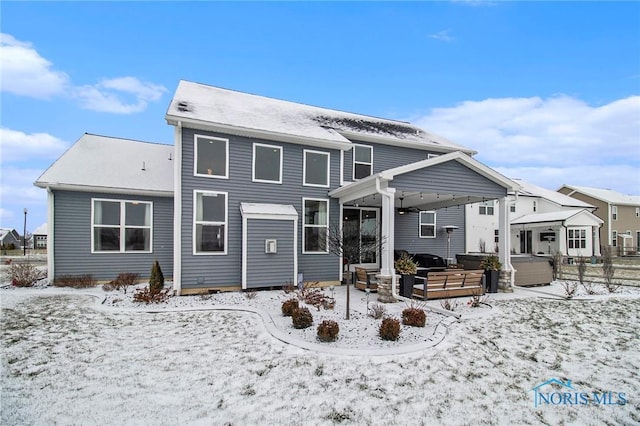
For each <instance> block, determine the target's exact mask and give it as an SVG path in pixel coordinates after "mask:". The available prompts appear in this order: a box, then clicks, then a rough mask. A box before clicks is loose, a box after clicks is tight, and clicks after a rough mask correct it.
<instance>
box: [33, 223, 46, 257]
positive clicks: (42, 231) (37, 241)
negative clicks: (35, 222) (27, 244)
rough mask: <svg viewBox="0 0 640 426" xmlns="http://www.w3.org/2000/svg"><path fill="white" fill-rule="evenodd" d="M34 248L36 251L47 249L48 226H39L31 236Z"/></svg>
mask: <svg viewBox="0 0 640 426" xmlns="http://www.w3.org/2000/svg"><path fill="white" fill-rule="evenodd" d="M31 238H32V241H33V248H34V249H36V250H45V249H46V248H47V224H46V223H43V224H42V225H40V226H38V227H37V228H36V229H35V230H34V231H33V234H32V236H31Z"/></svg>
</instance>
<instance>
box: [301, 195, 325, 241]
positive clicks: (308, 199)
mask: <svg viewBox="0 0 640 426" xmlns="http://www.w3.org/2000/svg"><path fill="white" fill-rule="evenodd" d="M307 201H324V202H325V203H327V223H326V225H324V227H325V229H326V235H325V238H327V239H328V238H329V235H328V234H329V221H330V218H331V215H330V208H331V199H329V198H307V197H302V213H301V214H302V221H301V222H302V254H328V253H329V247H328V246H327V247H326V249H325V250H324V251H306V250H305V245H304V238H305V232H304V230H305V227H307V224H306V223H305V205H306V202H307ZM308 226H309V227H312V228H321V227H323V225H308ZM325 241H326V240H325ZM325 245H327V244H326V242H325Z"/></svg>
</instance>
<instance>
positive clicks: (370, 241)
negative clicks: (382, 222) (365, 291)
mask: <svg viewBox="0 0 640 426" xmlns="http://www.w3.org/2000/svg"><path fill="white" fill-rule="evenodd" d="M382 245H383V242H382V238H381V237H380V234H379V232H378V229H376V230H374V231H373V232H365V231H363V230H362V229H360V226H359V222H356V221H345V222H344V223H343V225H342V227H340V225H339V224H337V223H331V224H330V225H329V229H328V230H327V241H326V247H324V248H325V249H326V250H327V251H329V253H331V254H334V255H336V256H338V257H342V259H343V260H344V262H345V264H346V266H347V271H348V272H351V265H352V264H354V263H360V259H361V258H362V257H366V256H367V255H370V254H371V253H377V252H379V250H380V249H381V248H382ZM350 281H351V282H352V283H353V281H354V280H353V273H352V279H351V280H350ZM345 284H346V286H347V289H346V290H347V300H346V310H347V313H346V316H345V319H349V310H350V306H349V302H350V295H349V286H350V283H349V281H347V282H346V283H345Z"/></svg>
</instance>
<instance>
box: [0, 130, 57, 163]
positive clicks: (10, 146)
mask: <svg viewBox="0 0 640 426" xmlns="http://www.w3.org/2000/svg"><path fill="white" fill-rule="evenodd" d="M67 146H68V144H67V143H66V142H64V141H63V140H61V139H58V138H56V137H55V136H51V135H50V134H48V133H30V134H29V133H24V132H20V131H18V130H11V129H7V128H5V127H0V154H1V155H0V163H2V164H6V163H11V162H19V161H27V160H28V161H31V160H34V159H36V158H56V157H58V156H59V155H60V154H61V153H62V152H63V151H64V150H65V149H66V148H67Z"/></svg>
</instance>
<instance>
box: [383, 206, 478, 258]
mask: <svg viewBox="0 0 640 426" xmlns="http://www.w3.org/2000/svg"><path fill="white" fill-rule="evenodd" d="M464 214H465V213H464V206H459V207H457V206H456V207H449V208H446V209H440V210H436V238H420V231H419V228H418V226H419V225H418V223H419V220H420V219H419V217H420V214H419V213H408V214H404V215H399V214H397V213H396V216H395V221H396V222H395V249H396V250H406V251H408V252H409V253H430V254H435V255H438V256H442V257H444V258H446V257H447V233H446V232H445V231H444V230H443V229H442V227H443V226H446V225H455V226H457V227H458V229H456V230H455V231H453V233H452V234H451V257H453V258H455V255H456V253H464V252H465V247H464V234H465V227H464V224H465V220H464Z"/></svg>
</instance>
